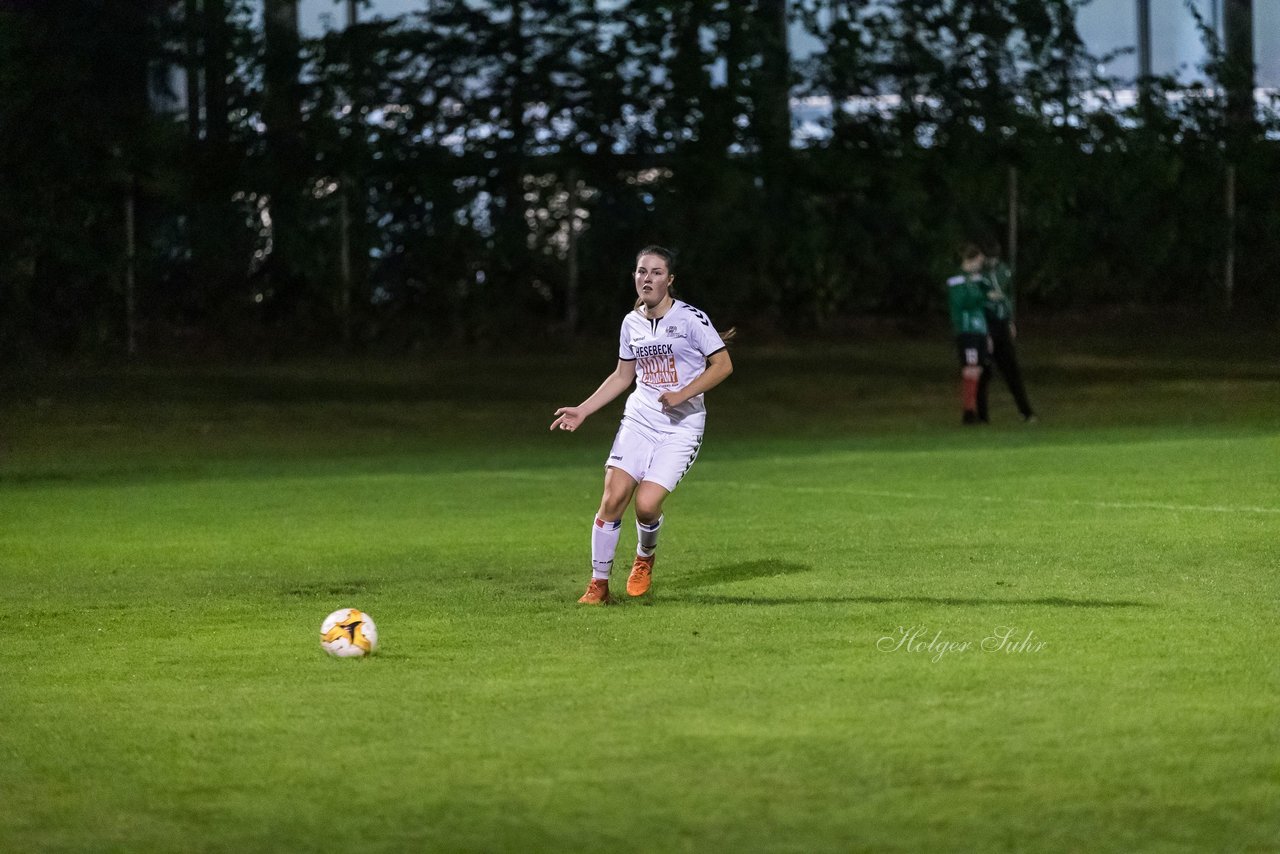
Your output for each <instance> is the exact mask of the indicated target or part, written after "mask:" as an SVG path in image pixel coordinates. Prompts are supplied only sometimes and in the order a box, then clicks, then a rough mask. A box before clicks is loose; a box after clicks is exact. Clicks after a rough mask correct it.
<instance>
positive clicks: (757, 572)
mask: <svg viewBox="0 0 1280 854" xmlns="http://www.w3.org/2000/svg"><path fill="white" fill-rule="evenodd" d="M812 569H813V567H812V566H810V565H809V564H807V563H792V562H791V561H786V560H770V559H765V560H748V561H743V562H742V563H729V564H725V565H724V566H713V567H708V568H707V569H704V570H701V571H699V572H686V573H683V574H681V575H679V576H674V577H672V578H671V579H670V581H669V582H668V589H670V590H672V591H684V590H696V589H698V588H700V587H710V586H711V585H713V584H725V583H727V582H730V581H747V580H749V579H752V578H775V577H777V576H779V575H794V574H795V573H797V572H809V571H811V570H812Z"/></svg>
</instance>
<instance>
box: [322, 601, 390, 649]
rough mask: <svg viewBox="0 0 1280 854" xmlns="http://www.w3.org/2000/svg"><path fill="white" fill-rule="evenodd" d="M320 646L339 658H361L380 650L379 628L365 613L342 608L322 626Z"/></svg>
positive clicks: (327, 618)
mask: <svg viewBox="0 0 1280 854" xmlns="http://www.w3.org/2000/svg"><path fill="white" fill-rule="evenodd" d="M320 646H321V647H322V648H323V649H324V651H325V652H327V653H329V654H330V655H333V656H337V657H338V658H359V657H360V656H362V655H368V654H369V653H371V652H373V651H374V650H375V649H377V648H378V627H377V626H375V625H374V624H373V618H372V617H370V616H369V615H368V614H366V613H365V612H364V611H357V610H356V609H355V608H340V609H338V610H337V611H334V612H333V613H332V614H330V615H329V616H327V617H325V618H324V622H323V623H321V624H320Z"/></svg>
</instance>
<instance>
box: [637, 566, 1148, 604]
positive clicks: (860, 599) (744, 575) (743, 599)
mask: <svg viewBox="0 0 1280 854" xmlns="http://www.w3.org/2000/svg"><path fill="white" fill-rule="evenodd" d="M812 569H813V567H812V566H810V565H809V564H806V563H793V562H791V561H785V560H771V559H764V560H750V561H744V562H742V563H730V564H725V565H723V566H715V567H710V568H708V569H704V570H702V571H701V572H690V573H686V574H684V575H680V576H678V577H673V578H671V579H670V580H669V581H668V582H667V585H666V586H665V587H664V588H663V590H662V598H663V599H664V600H666V601H675V602H694V603H697V604H699V605H814V604H846V605H849V604H853V605H908V604H909V605H950V606H955V607H963V606H974V605H1047V606H1050V607H1054V608H1146V607H1150V605H1149V603H1147V602H1137V601H1134V600H1132V599H1070V598H1067V597H1065V596H1041V597H1037V598H1034V599H1018V598H1002V599H996V598H990V597H985V596H975V597H960V596H750V595H745V596H744V595H738V596H726V595H723V594H717V593H706V592H703V591H702V589H701V588H704V587H710V586H712V585H715V584H727V583H728V582H731V581H749V580H751V579H756V578H776V577H778V576H780V575H794V574H796V573H800V572H809V571H811V570H812Z"/></svg>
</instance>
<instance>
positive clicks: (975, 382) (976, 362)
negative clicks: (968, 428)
mask: <svg viewBox="0 0 1280 854" xmlns="http://www.w3.org/2000/svg"><path fill="white" fill-rule="evenodd" d="M985 260H986V257H985V256H984V255H983V254H982V250H981V249H979V248H978V247H977V246H975V245H974V244H972V243H966V244H965V245H964V246H963V247H961V249H960V272H959V273H958V274H956V275H954V276H952V277H951V278H949V279H947V305H948V306H949V307H950V309H951V331H952V332H953V333H954V334H955V336H956V350H957V351H958V352H959V354H960V387H961V398H962V400H963V405H964V415H963V417H962V423H964V424H986V423H987V422H988V421H989V416H988V414H987V381H988V380H989V379H990V370H989V368H990V365H991V339H990V337H989V336H988V334H987V317H986V312H985V308H986V304H987V287H986V284H987V283H986V278H985V277H984V275H983V263H984V261H985Z"/></svg>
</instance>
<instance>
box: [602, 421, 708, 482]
mask: <svg viewBox="0 0 1280 854" xmlns="http://www.w3.org/2000/svg"><path fill="white" fill-rule="evenodd" d="M701 447H702V434H701V433H691V432H687V431H681V432H676V433H662V432H659V431H657V430H652V429H650V428H648V427H645V426H644V425H643V424H638V423H636V422H635V421H633V420H632V419H630V418H623V419H622V426H621V427H619V428H618V435H617V436H615V437H614V439H613V448H612V449H610V451H609V460H608V462H606V463H605V468H608V467H610V466H612V467H613V468H616V469H621V470H622V471H624V472H626V473H627V474H629V475H631V477H632V478H634V479H635V481H636V483H639V482H640V481H642V480H648V481H652V482H653V483H656V484H658V486H661V487H662V488H663V489H665V490H666V491H667V492H673V491H674V490H675V488H676V484H677V483H679V482H680V479H681V478H682V477H684V476H685V474H686V473H687V472H688V471H689V469H690V468H692V467H693V461H694V460H696V459H697V458H698V450H699V449H700V448H701Z"/></svg>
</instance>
